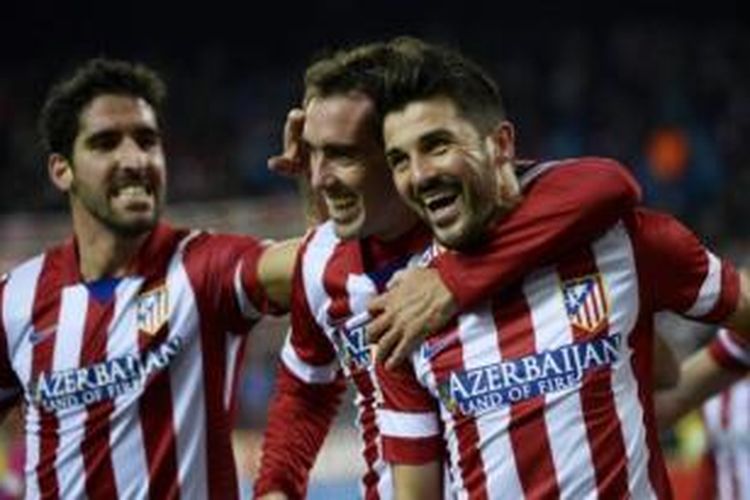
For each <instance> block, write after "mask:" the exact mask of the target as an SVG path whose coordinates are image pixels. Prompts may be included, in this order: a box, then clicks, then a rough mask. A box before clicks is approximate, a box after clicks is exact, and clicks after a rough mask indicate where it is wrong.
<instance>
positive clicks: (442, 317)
mask: <svg viewBox="0 0 750 500" xmlns="http://www.w3.org/2000/svg"><path fill="white" fill-rule="evenodd" d="M639 201H640V189H639V187H638V185H637V184H636V182H635V181H634V180H633V178H632V176H631V175H630V174H629V173H628V172H627V170H625V168H624V167H622V166H621V165H619V164H618V163H616V162H614V161H610V160H603V159H597V158H591V159H582V160H578V161H576V162H572V163H570V164H561V165H560V166H557V167H554V168H551V169H550V170H549V171H547V172H545V173H543V174H541V175H539V176H538V178H536V179H535V180H534V181H533V182H532V183H531V184H530V185H529V187H528V188H527V189H526V190H525V192H524V201H523V202H522V203H521V204H520V205H519V206H518V207H517V208H516V209H515V210H514V211H512V212H511V213H510V214H509V215H508V216H507V217H506V218H505V219H503V220H502V221H501V222H499V223H498V224H496V225H495V226H493V227H492V229H491V230H490V232H489V234H488V237H487V239H486V242H485V243H484V244H483V245H480V246H478V247H476V248H474V249H472V250H471V251H469V252H461V253H459V252H453V251H448V252H444V253H443V254H441V255H440V256H439V257H438V258H437V259H436V261H435V267H436V270H435V269H409V270H407V271H405V272H404V273H402V274H400V275H399V278H398V279H397V280H396V281H395V282H394V285H395V286H392V287H391V289H390V290H389V291H388V292H386V293H385V294H383V295H381V296H379V297H377V298H376V299H375V300H373V302H372V303H371V305H370V309H371V313H372V314H373V316H377V317H376V319H375V320H374V321H373V322H372V323H371V325H370V327H369V328H368V335H369V337H370V339H371V340H372V341H377V342H378V359H379V360H381V361H384V360H387V361H386V362H387V365H388V366H389V367H390V366H394V365H396V364H398V363H400V362H401V361H403V360H404V359H405V357H406V356H407V354H408V352H410V351H411V350H412V349H413V348H414V346H416V345H417V344H418V343H419V342H420V341H421V339H422V338H423V337H424V335H426V334H427V333H428V332H430V331H437V330H439V329H440V328H441V327H442V326H444V325H445V324H446V323H447V322H448V320H449V319H450V318H451V317H452V316H453V315H454V314H455V313H456V312H457V311H458V310H467V309H470V308H471V307H473V306H475V305H476V304H478V303H479V302H480V301H482V300H484V298H486V297H488V296H491V295H493V294H494V293H496V292H498V291H500V290H501V289H502V288H503V287H504V286H507V285H509V284H510V283H512V282H513V281H515V280H517V279H519V278H521V277H522V276H523V275H525V274H526V273H527V272H529V271H531V270H532V269H534V268H535V267H538V266H539V265H542V264H543V263H544V262H546V261H548V260H551V259H553V258H555V257H557V256H559V255H561V254H564V253H565V252H566V251H569V250H570V249H573V248H576V247H578V246H580V245H582V244H585V243H587V242H589V241H591V240H592V239H594V238H595V237H597V236H598V235H600V234H601V233H603V232H604V231H605V230H606V229H607V228H609V227H610V226H611V225H612V224H614V223H615V222H616V221H617V220H619V219H621V218H622V217H623V216H624V215H626V214H627V213H628V212H630V211H631V210H632V208H633V207H634V206H635V205H636V204H637V203H638V202H639Z"/></svg>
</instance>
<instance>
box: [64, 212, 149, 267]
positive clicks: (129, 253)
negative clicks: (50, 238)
mask: <svg viewBox="0 0 750 500" xmlns="http://www.w3.org/2000/svg"><path fill="white" fill-rule="evenodd" d="M81 219H82V218H81V217H78V218H77V217H74V218H73V231H74V233H75V238H76V243H77V245H78V264H79V268H80V270H81V276H82V277H83V279H84V281H95V280H98V279H101V278H105V277H112V278H116V277H121V276H124V275H125V274H126V273H127V272H128V271H130V267H131V265H132V263H133V259H134V257H135V255H136V254H137V253H138V250H139V249H140V248H141V245H143V242H144V241H145V240H146V238H147V237H148V235H149V234H150V233H149V232H145V233H142V234H139V235H135V236H122V235H119V234H117V233H115V232H113V231H112V229H110V228H107V227H104V226H103V225H102V223H101V222H99V221H94V223H93V224H92V223H91V221H84V220H81Z"/></svg>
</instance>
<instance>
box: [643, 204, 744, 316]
mask: <svg viewBox="0 0 750 500" xmlns="http://www.w3.org/2000/svg"><path fill="white" fill-rule="evenodd" d="M635 220H636V222H635V224H636V232H637V241H636V260H637V266H638V279H639V282H640V284H641V286H642V287H644V286H645V287H646V288H645V292H646V295H645V296H646V297H647V298H648V300H649V301H650V303H651V306H652V307H653V309H654V310H655V311H660V310H671V311H673V312H676V313H678V314H681V315H683V316H686V317H689V318H691V319H695V320H698V321H702V322H706V323H721V322H722V321H724V320H726V319H727V318H728V317H729V316H730V315H731V314H732V313H733V312H734V310H735V309H736V308H737V304H738V301H739V289H740V280H739V274H738V273H737V271H736V270H735V268H734V266H733V265H732V264H731V263H730V262H729V261H727V260H723V259H720V258H719V257H717V256H716V255H714V254H713V253H712V252H711V251H709V250H708V249H706V247H704V246H703V245H702V244H701V242H700V241H699V240H698V238H697V237H696V236H695V235H694V234H693V233H692V232H691V231H690V230H689V229H687V228H686V227H685V226H683V225H682V224H681V223H679V222H678V221H677V220H676V219H674V218H673V217H671V216H669V215H667V214H662V213H658V212H654V211H650V210H639V211H638V212H637V213H636V218H635Z"/></svg>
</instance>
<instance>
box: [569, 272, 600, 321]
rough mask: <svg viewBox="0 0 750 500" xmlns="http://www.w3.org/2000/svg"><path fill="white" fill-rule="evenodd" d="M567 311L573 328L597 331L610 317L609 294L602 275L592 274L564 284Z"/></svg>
mask: <svg viewBox="0 0 750 500" xmlns="http://www.w3.org/2000/svg"><path fill="white" fill-rule="evenodd" d="M562 292H563V298H564V300H565V311H566V312H567V313H568V319H569V320H570V323H571V324H572V325H573V326H576V327H578V328H581V329H583V330H586V331H588V332H592V333H593V332H595V331H597V330H598V329H599V328H600V327H601V326H602V325H603V324H604V322H605V321H606V319H607V317H608V316H609V305H608V303H607V292H606V290H605V288H604V282H603V281H602V275H601V274H598V273H597V274H591V275H588V276H584V277H582V278H575V279H571V280H568V281H565V282H563V284H562Z"/></svg>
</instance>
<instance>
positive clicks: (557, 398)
mask: <svg viewBox="0 0 750 500" xmlns="http://www.w3.org/2000/svg"><path fill="white" fill-rule="evenodd" d="M561 287H562V285H561V283H560V278H559V276H558V275H557V273H556V272H555V270H554V269H553V268H543V269H540V270H539V271H537V272H535V273H533V274H530V275H529V277H528V278H527V279H526V280H525V281H524V286H523V291H524V295H525V296H526V299H527V301H528V303H529V310H530V316H531V323H532V325H533V328H534V333H535V344H536V345H535V351H536V352H541V351H547V350H549V351H552V350H555V349H559V348H561V347H563V346H565V345H570V344H572V343H573V332H572V331H571V329H570V322H569V320H568V314H567V311H566V310H565V305H564V302H563V301H562V300H554V296H557V295H559V294H560V290H561ZM501 328H502V327H501ZM579 388H580V386H576V387H571V388H569V389H568V390H566V391H560V392H552V393H548V394H545V395H544V400H545V406H546V409H545V411H544V420H545V422H544V423H545V426H546V427H547V434H548V438H549V444H550V450H551V453H552V463H553V464H554V467H555V471H556V475H557V477H558V480H557V484H558V486H559V488H560V497H561V498H584V496H585V494H586V493H588V492H591V491H596V478H595V477H594V468H593V460H592V459H591V450H590V449H589V447H587V446H586V447H584V446H581V444H580V443H587V442H588V440H587V438H586V427H585V426H584V425H581V423H582V422H584V418H583V409H582V408H581V399H580V398H571V397H569V394H568V393H569V392H570V391H577V390H578V389H579ZM561 477H565V478H568V479H571V480H570V481H567V482H566V481H560V478H561Z"/></svg>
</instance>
